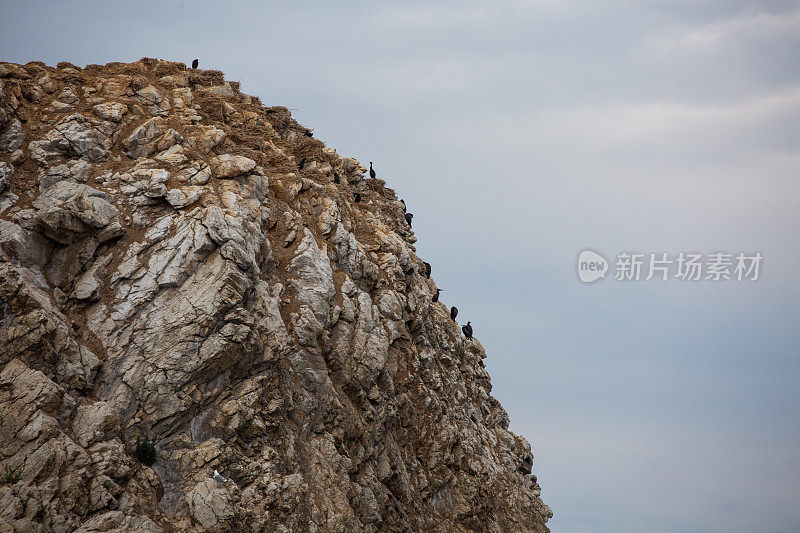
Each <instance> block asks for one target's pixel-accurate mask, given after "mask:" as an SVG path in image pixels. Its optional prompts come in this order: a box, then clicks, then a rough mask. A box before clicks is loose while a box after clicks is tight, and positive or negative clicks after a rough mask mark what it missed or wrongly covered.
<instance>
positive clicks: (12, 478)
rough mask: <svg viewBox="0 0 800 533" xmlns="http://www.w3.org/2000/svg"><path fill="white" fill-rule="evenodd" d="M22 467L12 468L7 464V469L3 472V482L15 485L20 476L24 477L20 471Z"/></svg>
mask: <svg viewBox="0 0 800 533" xmlns="http://www.w3.org/2000/svg"><path fill="white" fill-rule="evenodd" d="M20 470H21V468H15V469H14V470H12V469H11V468H10V467H9V466H6V471H5V473H4V474H3V483H5V484H6V485H13V484H14V483H16V482H17V481H19V478H21V477H22V472H20Z"/></svg>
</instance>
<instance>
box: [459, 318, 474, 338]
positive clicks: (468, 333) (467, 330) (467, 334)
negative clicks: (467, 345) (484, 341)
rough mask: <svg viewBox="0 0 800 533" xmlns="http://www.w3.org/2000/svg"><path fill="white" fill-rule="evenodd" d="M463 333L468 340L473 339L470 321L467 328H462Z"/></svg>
mask: <svg viewBox="0 0 800 533" xmlns="http://www.w3.org/2000/svg"><path fill="white" fill-rule="evenodd" d="M461 331H463V332H464V336H465V337H466V338H468V339H471V338H472V326H470V325H469V321H467V325H466V326H461Z"/></svg>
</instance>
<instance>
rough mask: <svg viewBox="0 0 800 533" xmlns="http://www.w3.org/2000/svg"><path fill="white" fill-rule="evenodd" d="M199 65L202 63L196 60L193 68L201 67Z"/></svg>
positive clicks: (193, 62)
mask: <svg viewBox="0 0 800 533" xmlns="http://www.w3.org/2000/svg"><path fill="white" fill-rule="evenodd" d="M199 64H200V62H199V61H198V60H196V59H195V60H194V61H192V68H197V65H199Z"/></svg>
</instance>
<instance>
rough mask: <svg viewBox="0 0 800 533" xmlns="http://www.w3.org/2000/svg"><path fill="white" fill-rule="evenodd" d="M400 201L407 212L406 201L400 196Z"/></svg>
mask: <svg viewBox="0 0 800 533" xmlns="http://www.w3.org/2000/svg"><path fill="white" fill-rule="evenodd" d="M400 203H401V204H403V213H405V212H406V201H405V200H403V199H402V198H400Z"/></svg>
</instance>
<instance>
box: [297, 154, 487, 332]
mask: <svg viewBox="0 0 800 533" xmlns="http://www.w3.org/2000/svg"><path fill="white" fill-rule="evenodd" d="M301 168H302V167H301ZM375 176H377V174H376V173H375V168H374V167H373V166H372V161H370V162H369V177H370V178H372V179H375ZM333 182H334V183H340V182H341V178H340V176H339V174H338V173H336V172H334V174H333ZM353 198H354V199H355V201H356V202H360V201H361V195H360V194H359V193H353ZM400 203H401V204H402V206H403V213H404V216H405V219H406V224H408V227H409V228H410V227H411V220H412V219H413V218H414V215H413V214H412V213H409V212H408V211H407V209H406V202H405V200H403V199H402V198H401V199H400ZM422 264H423V265H424V266H425V277H426V278H428V279H430V278H431V264H430V263H428V262H427V261H423V262H422ZM441 292H443V291H442V289H436V293H435V294H434V295H433V297H431V301H432V302H438V301H439V293H441ZM456 316H458V308H457V307H456V306H453V307H451V308H450V318H451V319H453V321H454V322H456ZM461 331H462V333H464V336H465V337H466V338H467V339H471V338H472V323H471V322H470V321H467V323H466V325H464V326H462V327H461Z"/></svg>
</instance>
